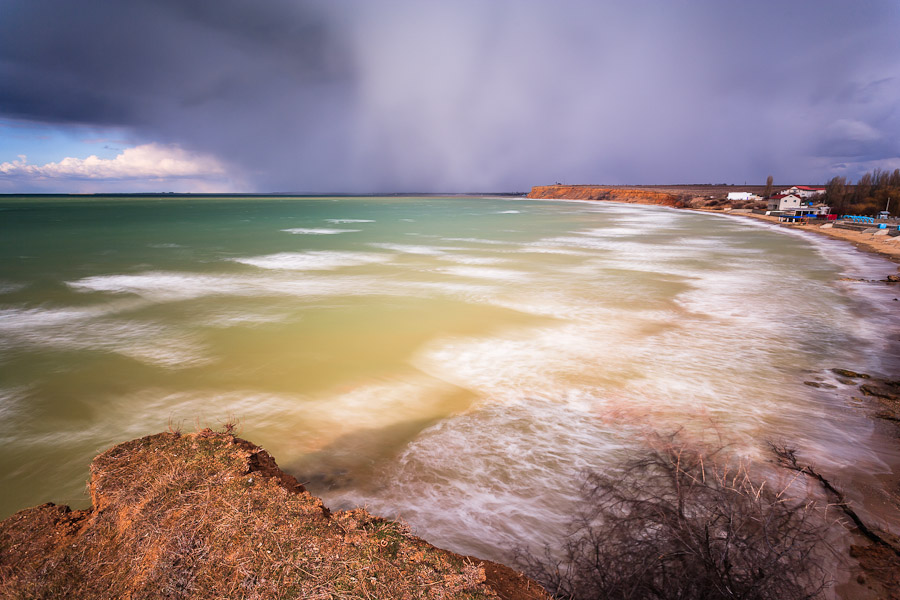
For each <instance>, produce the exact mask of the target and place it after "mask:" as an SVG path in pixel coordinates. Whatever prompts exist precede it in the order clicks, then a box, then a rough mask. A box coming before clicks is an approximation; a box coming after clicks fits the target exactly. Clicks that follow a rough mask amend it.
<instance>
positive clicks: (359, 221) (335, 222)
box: [325, 219, 375, 225]
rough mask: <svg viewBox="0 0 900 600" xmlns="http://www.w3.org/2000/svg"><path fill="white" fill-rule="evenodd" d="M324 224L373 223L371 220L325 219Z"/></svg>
mask: <svg viewBox="0 0 900 600" xmlns="http://www.w3.org/2000/svg"><path fill="white" fill-rule="evenodd" d="M325 222H326V223H334V224H335V225H343V224H346V223H374V222H375V221H374V220H373V219H325Z"/></svg>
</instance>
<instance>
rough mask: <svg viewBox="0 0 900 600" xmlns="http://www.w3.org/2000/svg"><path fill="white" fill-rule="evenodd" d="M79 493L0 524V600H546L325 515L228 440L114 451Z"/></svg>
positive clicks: (174, 441) (445, 556)
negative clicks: (81, 504)
mask: <svg viewBox="0 0 900 600" xmlns="http://www.w3.org/2000/svg"><path fill="white" fill-rule="evenodd" d="M90 494H91V502H92V508H90V509H88V510H84V511H73V510H70V509H69V508H68V507H63V506H56V505H53V504H45V505H42V506H38V507H35V508H31V509H27V510H24V511H21V512H19V513H17V514H15V515H13V516H11V517H9V518H8V519H6V520H5V521H3V522H2V523H0V597H3V598H91V599H95V598H266V599H268V598H307V599H315V598H322V599H324V598H345V597H346V598H446V599H450V598H460V599H461V598H470V599H475V598H485V599H487V598H503V599H513V598H516V599H525V600H529V599H547V598H549V596H548V595H547V594H546V592H545V591H544V590H543V589H542V588H541V587H540V586H539V585H537V584H536V583H535V582H533V581H531V580H529V579H527V578H526V577H525V576H523V575H521V574H520V573H517V572H516V571H513V570H512V569H510V568H508V567H505V566H503V565H500V564H496V563H491V562H487V561H480V560H478V559H473V558H470V557H464V556H460V555H457V554H454V553H452V552H448V551H446V550H441V549H439V548H435V547H434V546H431V545H430V544H428V543H426V542H425V541H423V540H421V539H419V538H416V537H415V536H413V535H411V533H410V531H409V528H408V527H407V526H406V525H405V524H403V523H397V522H394V521H388V520H385V519H381V518H378V517H374V516H372V515H370V514H368V513H367V512H366V511H365V510H362V509H356V510H351V511H341V512H335V513H332V512H330V511H329V510H328V509H327V508H325V506H324V505H323V504H322V501H321V500H320V499H319V498H316V497H315V496H312V495H311V494H309V493H308V492H307V491H306V490H305V489H304V488H303V486H302V485H300V484H299V483H298V482H297V480H296V479H294V478H293V477H291V476H290V475H288V474H286V473H284V472H283V471H281V470H280V469H279V468H278V466H277V465H276V464H275V461H274V460H273V459H272V457H271V456H270V455H269V454H267V453H266V452H265V451H264V450H262V449H261V448H259V447H257V446H254V445H253V444H251V443H250V442H247V441H245V440H241V439H240V438H236V437H234V436H232V435H230V434H228V433H216V432H213V431H210V430H208V429H206V430H203V431H200V432H198V433H195V434H189V435H180V434H178V433H162V434H158V435H153V436H149V437H145V438H141V439H139V440H134V441H131V442H127V443H124V444H121V445H119V446H115V447H114V448H112V449H110V450H108V451H106V452H104V453H103V454H101V455H100V456H98V457H97V458H96V459H95V460H94V462H93V464H92V465H91V480H90Z"/></svg>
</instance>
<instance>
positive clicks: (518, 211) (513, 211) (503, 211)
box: [497, 210, 522, 215]
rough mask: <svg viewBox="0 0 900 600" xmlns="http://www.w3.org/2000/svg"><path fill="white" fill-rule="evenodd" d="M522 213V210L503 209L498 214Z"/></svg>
mask: <svg viewBox="0 0 900 600" xmlns="http://www.w3.org/2000/svg"><path fill="white" fill-rule="evenodd" d="M521 213H522V211H521V210H501V211H500V212H498V213H497V214H498V215H518V214H521Z"/></svg>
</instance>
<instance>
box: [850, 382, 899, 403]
mask: <svg viewBox="0 0 900 600" xmlns="http://www.w3.org/2000/svg"><path fill="white" fill-rule="evenodd" d="M859 390H860V391H861V392H862V393H863V394H865V395H866V396H874V397H876V398H883V399H885V400H894V401H898V402H900V394H898V393H897V391H896V389H891V388H890V387H888V386H887V385H884V384H883V383H882V382H878V383H875V384H871V383H864V384H862V385H861V386H859Z"/></svg>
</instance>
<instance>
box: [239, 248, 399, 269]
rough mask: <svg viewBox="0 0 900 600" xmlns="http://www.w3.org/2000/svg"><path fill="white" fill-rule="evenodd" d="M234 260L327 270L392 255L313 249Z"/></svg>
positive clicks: (268, 266) (384, 259)
mask: <svg viewBox="0 0 900 600" xmlns="http://www.w3.org/2000/svg"><path fill="white" fill-rule="evenodd" d="M231 260H233V261H234V262H239V263H243V264H245V265H252V266H254V267H260V268H262V269H285V270H289V271H326V270H332V269H339V268H342V267H355V266H359V265H370V264H374V263H386V262H389V261H390V255H387V254H383V253H382V254H379V253H372V252H329V251H323V250H318V251H317V250H311V251H309V252H279V253H277V254H267V255H265V256H252V257H249V258H233V259H231Z"/></svg>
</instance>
